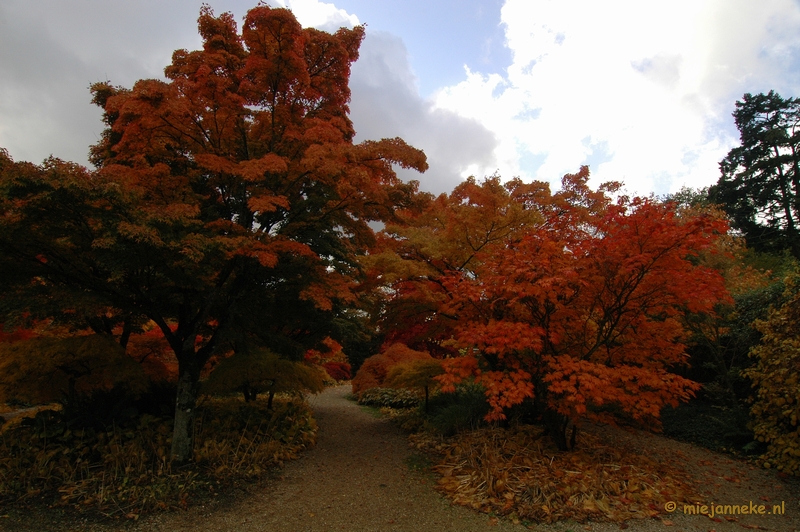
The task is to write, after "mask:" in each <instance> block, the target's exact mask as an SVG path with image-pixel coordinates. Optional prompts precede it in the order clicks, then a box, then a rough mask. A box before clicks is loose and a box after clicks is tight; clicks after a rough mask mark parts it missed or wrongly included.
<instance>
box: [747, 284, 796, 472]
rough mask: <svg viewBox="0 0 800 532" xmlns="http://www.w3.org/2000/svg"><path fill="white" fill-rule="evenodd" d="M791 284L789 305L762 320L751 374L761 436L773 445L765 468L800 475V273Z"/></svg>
mask: <svg viewBox="0 0 800 532" xmlns="http://www.w3.org/2000/svg"><path fill="white" fill-rule="evenodd" d="M785 284H786V298H785V302H784V304H783V305H782V306H781V307H780V308H777V309H773V310H771V311H770V313H769V317H768V318H767V319H766V320H765V321H757V322H756V328H757V329H758V330H759V331H760V332H761V333H762V334H763V337H762V339H761V343H760V344H759V345H758V346H756V347H755V348H753V349H752V350H751V351H750V356H751V357H753V358H755V359H756V360H757V362H756V365H755V366H753V367H752V368H750V369H748V370H746V372H745V374H746V375H747V376H748V377H749V378H750V379H751V380H752V382H753V386H754V387H755V388H756V399H755V402H754V403H753V407H752V409H751V414H752V416H753V432H754V434H755V437H756V440H758V441H760V442H764V443H766V444H767V452H766V454H765V455H764V457H765V458H766V461H765V462H764V466H765V467H776V468H777V469H779V470H780V471H783V472H785V473H788V474H792V475H799V476H800V337H798V335H797V331H798V330H800V274H798V273H795V274H794V275H791V276H789V278H787V280H786V282H785Z"/></svg>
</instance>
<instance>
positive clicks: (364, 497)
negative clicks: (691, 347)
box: [0, 386, 800, 532]
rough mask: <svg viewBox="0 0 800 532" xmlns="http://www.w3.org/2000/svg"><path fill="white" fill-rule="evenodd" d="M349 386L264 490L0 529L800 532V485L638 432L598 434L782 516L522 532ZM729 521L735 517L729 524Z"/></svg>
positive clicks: (322, 405) (57, 516)
mask: <svg viewBox="0 0 800 532" xmlns="http://www.w3.org/2000/svg"><path fill="white" fill-rule="evenodd" d="M349 392H350V387H349V386H339V387H335V388H329V389H327V390H326V391H325V392H324V393H322V394H320V395H319V396H316V397H312V398H311V400H310V402H311V406H312V408H313V409H314V412H315V415H316V418H317V422H318V424H319V435H318V441H317V445H316V447H315V448H314V449H312V450H310V451H308V452H307V453H306V454H305V455H304V456H303V457H302V458H301V459H299V460H297V461H294V462H291V463H287V464H286V465H285V466H284V468H283V469H282V470H280V472H279V473H278V474H276V475H275V477H274V478H272V479H270V480H269V481H267V482H266V483H264V484H259V485H254V486H251V487H250V488H249V489H247V490H239V491H237V492H235V493H233V494H230V495H228V496H226V497H220V498H219V499H213V500H211V501H208V502H206V503H202V504H197V505H194V506H190V507H189V509H188V510H186V511H181V512H171V513H162V514H155V515H150V516H145V517H142V518H141V519H140V520H138V521H135V522H134V521H126V522H121V521H117V522H114V521H111V522H109V521H106V522H100V521H97V520H96V519H85V518H81V517H79V516H76V515H75V514H73V513H68V512H62V511H56V510H47V511H44V510H43V511H41V512H24V513H22V512H20V513H16V512H15V513H10V514H9V515H3V516H0V530H2V531H5V530H8V531H11V530H14V531H20V532H34V531H35V532H45V531H61V530H63V531H78V530H80V531H95V532H108V531H111V530H122V531H129V532H138V531H164V532H166V531H187V532H188V531H226V532H228V531H243V532H247V531H270V532H272V531H275V532H280V531H287V532H300V531H338V530H345V531H359V532H360V531H409V532H410V531H414V532H417V531H421V532H425V531H437V532H438V531H466V532H470V531H479V530H480V531H482V530H487V531H498V532H499V531H516V530H518V531H523V530H531V529H532V530H537V531H542V532H579V531H584V530H585V531H593V532H610V531H616V530H620V529H626V530H629V531H631V532H637V531H655V530H669V531H675V532H678V531H687V532H689V531H703V532H708V531H712V530H713V531H717V532H723V531H742V530H747V529H751V530H753V529H755V530H774V531H776V532H800V483H798V482H797V481H796V480H791V479H785V478H780V476H779V475H777V474H776V473H775V472H774V471H768V470H763V469H760V468H757V467H755V466H753V465H751V464H750V463H748V462H745V461H740V460H737V459H735V458H732V457H729V456H727V455H723V454H718V453H714V452H711V451H708V450H705V449H702V448H699V447H696V446H693V445H690V444H687V443H682V442H678V441H675V440H670V439H667V438H664V437H663V436H658V435H653V434H647V433H642V432H634V431H625V430H622V429H616V428H611V427H598V428H595V429H594V431H595V432H596V433H597V434H600V436H601V437H603V438H604V439H606V440H607V441H610V442H612V443H613V444H615V445H622V446H626V447H631V448H633V449H635V450H638V451H639V452H641V453H644V454H646V455H647V456H649V457H655V456H657V457H659V458H660V459H661V460H669V461H672V462H674V464H675V465H676V467H680V468H681V469H684V470H685V472H686V473H687V474H688V475H690V476H691V477H692V478H693V480H694V483H695V485H696V486H697V488H698V491H699V492H700V493H702V494H703V496H705V497H707V500H706V501H704V502H706V503H707V504H712V503H715V504H726V505H748V506H749V505H750V503H751V502H752V504H753V505H756V506H757V505H759V504H763V505H765V507H766V511H767V512H769V511H770V510H771V508H772V505H775V504H777V505H780V504H781V503H783V504H784V508H785V514H784V515H766V514H765V515H736V516H719V517H715V519H713V520H712V519H710V518H708V517H705V516H700V515H685V514H684V513H683V503H682V502H679V503H678V508H677V510H676V511H674V512H672V513H666V512H664V514H662V515H660V516H658V517H656V518H650V519H641V520H630V521H627V522H626V523H609V522H587V523H575V522H562V523H556V524H540V525H534V526H531V527H530V528H526V527H525V526H523V525H522V524H514V523H512V522H511V521H510V520H508V519H505V518H502V517H501V518H496V517H493V516H490V515H486V514H481V513H476V512H474V511H472V510H468V509H466V508H463V507H460V506H454V505H452V504H450V502H449V501H448V500H447V499H445V498H444V497H443V496H442V495H440V494H439V493H438V492H437V491H436V490H435V489H434V488H435V485H436V477H435V475H434V474H433V473H431V472H430V471H428V470H427V469H426V468H425V467H424V466H425V463H426V461H425V458H424V457H422V456H420V455H417V454H414V453H413V452H412V450H410V449H409V444H408V440H407V437H406V435H405V434H404V433H403V432H402V431H401V430H400V429H399V428H397V427H396V426H395V425H393V424H392V423H391V422H390V421H388V420H386V419H382V418H377V417H375V416H373V415H371V414H370V413H369V412H368V411H366V410H364V409H362V408H361V407H359V406H358V405H356V404H355V403H354V402H353V401H350V400H348V399H347V395H348V394H349ZM728 517H729V518H730V519H732V520H729V519H726V518H728Z"/></svg>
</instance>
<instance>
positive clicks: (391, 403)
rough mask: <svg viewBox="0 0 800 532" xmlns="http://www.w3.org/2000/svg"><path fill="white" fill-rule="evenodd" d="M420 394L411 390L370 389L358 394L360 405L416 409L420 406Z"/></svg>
mask: <svg viewBox="0 0 800 532" xmlns="http://www.w3.org/2000/svg"><path fill="white" fill-rule="evenodd" d="M419 403H420V396H419V394H417V393H415V392H412V391H411V390H403V389H399V390H398V389H394V388H370V389H369V390H366V391H364V392H361V393H360V394H358V404H360V405H366V406H377V407H389V408H414V407H417V406H419Z"/></svg>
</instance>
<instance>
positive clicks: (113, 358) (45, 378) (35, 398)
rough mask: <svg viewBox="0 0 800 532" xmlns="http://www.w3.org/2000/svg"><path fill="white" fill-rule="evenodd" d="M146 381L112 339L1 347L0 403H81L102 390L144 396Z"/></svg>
mask: <svg viewBox="0 0 800 532" xmlns="http://www.w3.org/2000/svg"><path fill="white" fill-rule="evenodd" d="M147 386H148V379H147V376H146V375H145V373H144V371H143V370H142V368H141V366H140V365H139V364H137V363H136V362H135V361H133V360H132V359H131V358H130V357H128V356H126V355H125V353H124V351H123V350H122V348H121V347H120V346H119V345H118V344H117V343H116V342H114V340H113V339H112V338H109V337H107V336H104V335H97V334H90V335H86V336H73V337H70V338H46V337H40V338H34V339H31V340H25V341H20V342H14V343H9V344H0V402H11V401H12V400H16V401H23V402H26V403H31V404H41V403H51V402H55V401H66V406H68V407H69V408H72V407H71V405H73V404H74V405H76V407H79V405H78V403H79V402H80V401H81V400H82V399H81V398H82V397H83V398H85V397H87V396H89V395H91V394H92V393H94V392H98V391H107V392H110V391H111V390H112V389H117V390H122V389H125V390H127V393H130V394H131V395H133V396H137V395H139V394H141V393H143V392H144V391H145V390H146V389H147Z"/></svg>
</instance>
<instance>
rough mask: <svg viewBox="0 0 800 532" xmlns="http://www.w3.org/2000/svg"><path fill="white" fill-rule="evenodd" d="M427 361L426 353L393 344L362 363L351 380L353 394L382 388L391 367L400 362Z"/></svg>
mask: <svg viewBox="0 0 800 532" xmlns="http://www.w3.org/2000/svg"><path fill="white" fill-rule="evenodd" d="M428 359H431V356H430V355H429V354H428V353H425V352H423V351H415V350H413V349H409V348H408V347H406V346H405V345H404V344H393V345H392V346H390V347H389V348H388V349H386V350H384V351H383V352H381V353H379V354H377V355H374V356H371V357H369V358H368V359H366V360H365V361H364V363H363V364H362V365H361V367H360V368H359V370H358V373H356V376H355V378H354V379H353V393H355V394H359V393H361V392H363V391H365V390H368V389H370V388H380V387H383V386H384V381H385V380H386V377H387V374H388V373H389V370H390V369H391V368H392V366H395V365H397V364H400V363H402V362H411V361H413V360H428Z"/></svg>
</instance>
